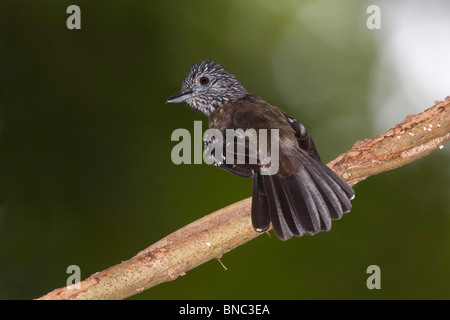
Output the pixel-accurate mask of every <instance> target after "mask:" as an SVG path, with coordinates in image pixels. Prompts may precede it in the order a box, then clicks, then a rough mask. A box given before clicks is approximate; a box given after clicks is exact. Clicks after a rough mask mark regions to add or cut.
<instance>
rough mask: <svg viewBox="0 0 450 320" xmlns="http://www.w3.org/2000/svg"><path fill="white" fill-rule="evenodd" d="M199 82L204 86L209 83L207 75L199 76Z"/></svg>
mask: <svg viewBox="0 0 450 320" xmlns="http://www.w3.org/2000/svg"><path fill="white" fill-rule="evenodd" d="M199 82H200V84H201V85H202V86H206V85H207V84H208V83H209V79H208V78H207V77H201V78H200V80H199Z"/></svg>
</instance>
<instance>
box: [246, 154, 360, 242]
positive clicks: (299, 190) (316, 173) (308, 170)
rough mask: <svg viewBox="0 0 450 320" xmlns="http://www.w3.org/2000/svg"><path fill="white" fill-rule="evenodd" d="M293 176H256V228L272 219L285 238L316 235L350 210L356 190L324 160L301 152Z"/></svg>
mask: <svg viewBox="0 0 450 320" xmlns="http://www.w3.org/2000/svg"><path fill="white" fill-rule="evenodd" d="M301 157H302V158H303V159H302V161H301V163H302V166H300V168H299V170H297V171H296V172H295V173H294V174H292V175H284V176H281V175H278V174H277V175H260V174H255V175H254V176H253V192H252V194H253V197H252V223H253V227H254V228H255V230H256V231H264V230H267V229H268V228H269V226H270V222H272V227H273V229H274V230H275V233H276V235H277V236H278V238H280V239H281V240H287V239H289V238H291V237H292V236H296V237H300V236H302V235H304V234H307V235H314V234H316V233H318V232H320V231H328V230H330V228H331V220H336V219H340V218H341V217H342V215H343V214H344V213H346V212H349V211H350V209H351V207H352V205H351V203H350V200H351V199H353V198H354V195H355V193H354V191H353V189H352V188H351V187H350V186H349V185H348V184H347V182H345V181H344V180H343V179H342V178H341V177H339V176H338V175H337V174H336V173H335V172H334V171H332V170H331V169H330V168H328V167H327V166H326V165H325V164H324V163H322V162H321V161H319V160H317V159H313V158H311V157H309V156H308V155H305V154H301Z"/></svg>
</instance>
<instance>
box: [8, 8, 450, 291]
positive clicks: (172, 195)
mask: <svg viewBox="0 0 450 320" xmlns="http://www.w3.org/2000/svg"><path fill="white" fill-rule="evenodd" d="M425 2H426V1H424V3H425ZM71 4H76V5H79V6H80V8H81V26H82V29H81V30H68V29H67V28H66V19H67V18H68V17H69V14H67V13H66V8H67V7H68V6H69V5H71ZM369 4H373V3H371V2H368V1H357V0H348V1H331V0H330V1H312V0H311V1H268V0H266V1H237V0H236V1H185V2H181V1H159V2H156V1H95V2H94V1H75V0H74V1H33V2H30V1H17V0H14V1H11V0H3V1H1V2H0V26H1V27H0V77H1V86H0V108H1V109H0V178H1V179H0V298H2V299H31V298H37V297H39V296H41V295H43V294H45V293H47V292H49V291H51V290H53V289H55V288H58V287H62V286H64V285H65V283H66V279H67V277H68V276H69V275H68V274H66V268H67V267H68V266H69V265H72V264H76V265H78V266H80V268H81V273H82V279H85V278H87V277H88V276H89V275H91V274H93V273H95V272H97V271H101V270H103V269H106V268H108V267H110V266H112V265H115V264H117V263H120V262H121V261H123V260H126V259H128V258H130V257H132V256H133V255H134V254H136V253H137V252H138V251H140V250H142V249H144V248H145V247H147V246H149V245H150V244H152V243H154V242H156V241H158V240H159V239H161V238H163V237H164V236H166V235H168V234H169V233H171V232H173V231H175V230H177V229H178V228H180V227H182V226H184V225H186V224H188V223H190V222H192V221H194V220H195V219H198V218H200V217H202V216H203V215H205V214H208V213H210V212H213V211H215V210H217V209H219V208H221V207H223V206H226V205H228V204H231V203H233V202H235V201H238V200H241V199H243V198H246V197H249V196H250V194H251V181H250V180H247V179H243V178H240V177H237V176H234V175H232V174H229V173H227V172H225V171H222V170H218V169H214V168H213V167H211V166H208V165H206V164H202V165H179V166H176V165H174V164H173V163H172V162H171V159H170V153H171V149H172V148H173V146H174V145H175V144H176V142H172V141H171V139H170V137H171V133H172V131H173V130H175V129H177V128H186V129H188V130H189V131H191V132H193V123H194V121H195V120H203V124H204V125H203V128H204V129H206V127H207V120H206V118H204V117H203V116H202V115H201V114H200V113H196V112H194V111H192V110H190V109H189V108H187V107H186V106H185V105H166V104H164V102H165V99H166V98H167V97H168V96H169V95H171V94H173V93H175V92H177V91H178V90H179V89H180V86H181V82H182V80H183V78H184V76H185V74H186V72H187V71H188V69H189V68H190V66H191V65H192V64H193V63H194V62H195V61H201V60H203V59H205V58H211V59H213V60H215V61H216V62H218V63H221V64H222V65H223V66H224V67H225V69H226V70H228V71H229V72H231V73H234V74H235V75H236V77H237V78H238V79H239V80H240V81H241V82H242V83H243V84H244V85H245V86H246V88H247V89H248V91H250V92H252V93H254V94H257V95H260V96H262V97H263V98H264V99H265V100H267V101H269V102H271V103H272V104H274V105H277V106H279V107H281V108H283V109H284V110H286V111H287V112H288V113H289V114H291V115H292V116H294V117H296V118H298V119H299V120H300V121H301V122H302V123H304V124H305V125H306V127H307V128H308V130H309V132H310V133H311V134H312V136H313V137H314V139H315V142H316V145H317V146H318V149H319V152H320V153H321V155H322V158H323V159H324V160H325V161H330V160H332V159H334V158H335V157H336V156H338V155H339V154H340V153H342V152H345V151H347V150H348V149H349V148H351V146H352V145H353V143H354V142H356V141H357V140H361V139H364V138H369V137H374V136H376V135H378V134H381V133H383V132H384V129H380V128H379V127H376V126H375V124H374V118H375V116H376V115H375V114H376V110H377V107H376V105H375V107H370V106H371V105H372V106H373V101H375V100H374V98H373V95H374V93H373V88H374V85H373V81H374V80H373V79H374V77H373V74H374V72H376V68H377V63H376V61H377V57H378V52H379V51H378V49H377V48H378V47H377V46H378V45H379V42H380V41H382V33H381V30H368V29H367V27H366V19H367V17H368V14H367V13H366V8H367V6H368V5H369ZM390 14H391V15H395V12H392V11H391V12H390ZM384 32H389V30H384ZM447 77H448V75H447ZM390 89H391V90H392V91H395V90H396V89H395V86H394V87H391V88H390ZM446 94H450V90H449V92H447V93H446ZM444 97H445V96H438V97H435V100H438V99H443V98H444ZM431 105H433V101H432V100H431V101H428V104H427V105H423V109H425V108H426V107H429V106H431ZM407 107H408V105H406V108H407ZM403 108H405V106H403ZM408 113H417V110H408V109H407V111H406V112H404V111H402V112H401V113H400V115H399V116H398V117H391V118H386V119H385V122H384V124H385V126H386V129H387V128H389V127H392V126H394V125H395V124H396V123H397V122H399V121H401V120H402V119H403V118H404V117H405V116H406V115H407V114H408ZM447 148H448V146H447ZM448 163H449V153H448V152H447V151H446V148H444V150H442V151H441V150H438V151H435V152H433V153H432V154H431V155H429V156H427V157H425V158H422V159H420V160H418V161H415V162H414V163H412V164H410V165H408V166H405V167H403V168H400V169H397V170H394V171H391V172H386V173H384V174H381V175H378V176H374V177H371V178H369V179H367V180H366V181H364V182H362V183H360V184H358V185H356V186H355V191H356V194H357V196H356V199H355V200H354V201H353V210H352V212H351V213H349V214H347V215H345V216H344V218H343V219H342V220H340V221H336V222H334V225H333V228H332V230H331V231H330V232H328V233H322V234H319V235H317V236H314V237H303V238H295V239H292V240H289V241H287V242H282V241H279V240H278V239H277V238H276V237H275V236H274V235H273V234H272V237H268V236H265V235H263V236H260V237H258V238H257V239H255V240H253V241H251V242H249V243H247V244H245V245H243V246H241V247H239V248H237V249H235V250H233V251H231V252H229V253H227V254H226V255H224V256H223V257H222V262H223V263H224V264H225V265H226V266H227V268H228V271H224V269H223V268H222V267H221V265H220V264H219V263H218V262H217V261H210V262H208V263H206V264H204V265H201V266H199V267H198V268H196V269H194V270H192V271H190V272H188V273H187V274H186V275H185V276H183V277H180V278H178V279H177V280H175V281H172V282H169V283H165V284H161V285H159V286H157V287H155V288H152V289H150V290H148V291H145V292H143V293H141V294H138V295H136V296H134V297H133V299H409V298H412V299H416V298H438V299H449V298H450V274H449V270H450V256H449V252H450V237H449V230H450V223H449V222H450V211H449V210H450V209H449V207H450V202H449V198H450V197H449V196H450V189H449V188H450V187H449V186H450V176H449V167H448ZM373 264H375V265H378V266H380V268H381V290H368V289H367V287H366V279H367V277H368V276H369V275H368V274H366V269H367V267H368V266H369V265H373Z"/></svg>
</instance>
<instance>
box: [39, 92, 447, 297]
mask: <svg viewBox="0 0 450 320" xmlns="http://www.w3.org/2000/svg"><path fill="white" fill-rule="evenodd" d="M449 139H450V97H447V99H446V100H445V101H438V102H436V104H435V105H434V106H433V107H431V108H429V109H427V110H426V111H424V112H422V113H421V114H418V115H410V116H408V117H406V119H405V120H404V121H403V122H401V123H399V124H397V125H396V126H395V127H394V128H392V129H390V130H389V131H387V132H386V133H385V134H382V135H380V136H378V137H376V138H373V139H366V140H364V141H358V142H356V143H355V144H354V146H353V148H352V149H351V150H349V151H347V152H346V153H344V154H342V155H340V156H339V157H337V158H336V159H335V160H333V161H331V162H330V163H328V166H329V167H330V168H331V169H333V170H334V171H335V172H337V173H338V174H340V175H341V176H342V177H343V178H344V179H346V180H347V181H348V182H349V183H350V184H351V185H354V184H356V183H358V182H360V181H362V180H364V179H366V178H367V177H370V176H372V175H375V174H377V173H380V172H384V171H388V170H392V169H395V168H398V167H400V166H403V165H405V164H407V163H409V162H411V161H414V160H416V159H418V158H421V157H423V156H425V155H426V154H428V153H430V152H431V151H433V150H435V149H437V148H441V147H442V146H443V144H444V143H445V142H446V141H447V140H449ZM250 208H251V198H247V199H244V200H242V201H239V202H236V203H234V204H232V205H229V206H228V207H225V208H222V209H220V210H218V211H216V212H214V213H211V214H209V215H207V216H204V217H203V218H201V219H199V220H197V221H194V222H192V223H191V224H189V225H187V226H185V227H183V228H181V229H179V230H178V231H175V232H174V233H172V234H170V235H168V236H167V237H165V238H163V239H162V240H160V241H158V242H157V243H155V244H153V245H151V246H150V247H148V248H146V249H144V250H142V251H141V252H139V253H138V254H137V255H136V256H134V257H133V258H131V259H129V260H127V261H124V262H122V263H120V264H118V265H115V266H113V267H111V268H109V269H106V270H104V271H101V272H98V273H96V274H94V275H92V276H90V277H89V278H88V279H86V280H84V281H82V282H81V283H80V288H79V289H69V288H67V287H63V288H59V289H56V290H54V291H52V292H50V293H48V294H46V295H45V296H43V297H41V298H39V299H123V298H126V297H129V296H132V295H134V294H136V293H139V292H142V291H143V290H146V289H148V288H151V287H153V286H155V285H157V284H160V283H162V282H167V281H171V280H175V279H176V278H178V277H179V276H182V275H185V273H186V272H187V271H189V270H191V269H193V268H195V267H197V266H198V265H200V264H202V263H204V262H206V261H209V260H211V259H213V258H220V257H221V256H222V255H223V254H225V253H226V252H228V251H230V250H232V249H234V248H236V247H238V246H239V245H241V244H243V243H245V242H247V241H249V240H251V239H253V238H256V237H257V236H259V235H260V233H257V232H255V231H254V230H253V228H252V225H251V219H250ZM354 210H355V211H357V210H358V209H357V208H354Z"/></svg>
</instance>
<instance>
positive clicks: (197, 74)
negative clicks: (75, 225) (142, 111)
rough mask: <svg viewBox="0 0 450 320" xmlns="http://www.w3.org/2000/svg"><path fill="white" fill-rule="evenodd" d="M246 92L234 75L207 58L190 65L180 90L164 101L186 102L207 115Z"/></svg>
mask: <svg viewBox="0 0 450 320" xmlns="http://www.w3.org/2000/svg"><path fill="white" fill-rule="evenodd" d="M246 93H247V90H245V88H244V86H243V85H242V84H241V83H240V82H239V81H237V80H236V78H235V77H234V75H232V74H231V73H228V72H226V71H225V70H224V69H223V68H222V66H221V65H220V64H216V63H214V61H210V60H209V59H207V60H205V61H203V62H202V63H198V62H197V63H195V64H194V65H193V66H192V67H191V69H190V70H189V72H188V73H187V75H186V78H184V81H183V85H182V87H181V91H180V92H178V93H176V94H174V95H172V96H170V97H169V98H167V100H166V103H180V102H186V103H187V104H188V105H189V107H191V108H192V109H195V110H199V111H201V112H202V113H203V114H205V115H206V116H209V115H210V114H211V113H212V112H213V111H214V110H215V109H216V108H219V107H221V106H223V105H224V104H226V103H229V102H233V101H235V100H237V99H239V98H242V97H243V96H244V95H245V94H246Z"/></svg>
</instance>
